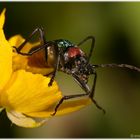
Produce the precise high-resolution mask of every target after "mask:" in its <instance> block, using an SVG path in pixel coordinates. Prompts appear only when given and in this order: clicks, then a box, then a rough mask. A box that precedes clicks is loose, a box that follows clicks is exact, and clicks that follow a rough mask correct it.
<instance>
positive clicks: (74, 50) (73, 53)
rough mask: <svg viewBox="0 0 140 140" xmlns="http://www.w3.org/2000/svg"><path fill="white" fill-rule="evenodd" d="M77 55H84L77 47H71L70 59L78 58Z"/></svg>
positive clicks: (69, 50) (69, 51)
mask: <svg viewBox="0 0 140 140" xmlns="http://www.w3.org/2000/svg"><path fill="white" fill-rule="evenodd" d="M77 55H83V52H82V51H81V49H79V48H77V47H71V48H69V49H68V57H76V56H77Z"/></svg>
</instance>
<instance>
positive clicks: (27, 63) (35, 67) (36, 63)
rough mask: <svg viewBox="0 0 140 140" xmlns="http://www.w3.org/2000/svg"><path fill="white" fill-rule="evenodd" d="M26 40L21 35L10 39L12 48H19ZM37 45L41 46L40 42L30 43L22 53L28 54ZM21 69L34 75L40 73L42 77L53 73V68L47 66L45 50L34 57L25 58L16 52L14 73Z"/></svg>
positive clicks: (14, 54) (14, 55)
mask: <svg viewBox="0 0 140 140" xmlns="http://www.w3.org/2000/svg"><path fill="white" fill-rule="evenodd" d="M24 40H25V39H24V38H23V37H22V36H21V35H15V36H13V37H11V38H10V39H9V43H10V44H11V46H15V47H17V48H18V47H19V46H20V45H21V44H22V43H23V42H24ZM37 45H39V42H37V43H33V44H31V43H29V42H28V43H26V45H25V46H24V47H23V49H22V50H21V52H23V53H28V52H29V50H30V49H31V48H33V47H35V46H37ZM19 69H25V70H26V71H29V72H32V73H40V74H42V75H47V74H49V73H51V72H52V71H53V68H49V67H48V66H47V65H46V58H45V54H44V51H43V50H42V51H39V52H37V53H35V54H33V55H32V56H23V55H19V54H17V53H16V52H14V53H13V71H16V70H19Z"/></svg>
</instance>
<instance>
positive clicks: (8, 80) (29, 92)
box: [0, 9, 91, 127]
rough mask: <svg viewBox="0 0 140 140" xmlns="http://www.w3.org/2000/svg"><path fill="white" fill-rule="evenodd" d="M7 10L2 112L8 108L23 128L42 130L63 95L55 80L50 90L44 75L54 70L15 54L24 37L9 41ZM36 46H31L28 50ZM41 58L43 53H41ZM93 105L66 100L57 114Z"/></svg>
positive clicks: (0, 74)
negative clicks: (38, 128) (15, 49)
mask: <svg viewBox="0 0 140 140" xmlns="http://www.w3.org/2000/svg"><path fill="white" fill-rule="evenodd" d="M4 22H5V9H4V10H3V12H2V13H1V15H0V66H1V68H0V110H2V109H5V110H6V113H7V116H8V118H9V119H10V120H11V121H12V123H14V124H16V125H18V126H21V127H38V126H40V125H42V124H44V123H45V122H46V120H48V118H50V117H53V116H51V114H52V113H54V109H55V106H56V105H57V104H58V102H59V101H60V99H61V98H62V93H61V91H60V89H59V87H58V85H57V83H56V82H55V81H54V82H53V85H52V86H50V87H48V83H49V81H50V78H49V77H46V76H43V74H46V73H49V72H50V71H52V69H47V68H45V67H41V66H40V65H39V64H40V63H41V61H43V59H42V60H41V61H38V62H36V63H35V60H36V61H37V60H38V56H37V55H34V56H31V57H27V56H26V57H25V56H22V55H19V54H17V53H16V52H14V51H13V48H12V46H18V45H19V44H21V43H22V41H24V39H23V38H22V37H21V36H20V35H16V36H14V37H12V38H11V39H10V40H9V41H7V40H6V38H5V35H4V31H3V25H4ZM34 45H35V44H30V43H27V45H26V46H25V51H26V49H29V48H30V47H33V46H34ZM40 55H41V54H40ZM89 103H91V101H90V100H89V99H88V98H84V99H77V100H71V101H64V102H63V104H62V105H61V106H60V107H59V109H58V111H57V113H56V115H55V116H57V115H64V114H67V113H71V112H74V111H76V110H79V109H81V108H82V107H85V106H86V105H88V104H89Z"/></svg>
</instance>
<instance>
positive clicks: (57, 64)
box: [48, 54, 60, 86]
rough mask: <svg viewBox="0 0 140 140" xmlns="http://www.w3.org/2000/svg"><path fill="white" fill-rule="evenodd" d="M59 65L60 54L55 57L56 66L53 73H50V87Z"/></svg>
mask: <svg viewBox="0 0 140 140" xmlns="http://www.w3.org/2000/svg"><path fill="white" fill-rule="evenodd" d="M59 63H60V54H58V56H57V61H56V65H55V68H54V71H53V73H52V77H51V79H50V82H49V84H48V86H52V83H53V81H54V78H55V76H56V72H57V70H58V67H59Z"/></svg>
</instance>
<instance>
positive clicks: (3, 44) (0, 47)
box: [0, 10, 12, 90]
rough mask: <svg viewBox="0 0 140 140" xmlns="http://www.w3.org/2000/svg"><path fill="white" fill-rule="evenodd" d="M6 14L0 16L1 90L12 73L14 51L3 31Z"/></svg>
mask: <svg viewBox="0 0 140 140" xmlns="http://www.w3.org/2000/svg"><path fill="white" fill-rule="evenodd" d="M4 13H5V10H4V11H3V12H2V14H1V15H0V26H1V28H0V90H1V89H2V88H3V87H4V85H5V84H6V83H7V81H8V80H9V78H10V76H11V73H12V49H11V47H10V45H9V43H8V41H7V40H6V38H5V35H4V32H3V30H2V26H3V24H4V19H5V15H4Z"/></svg>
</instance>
